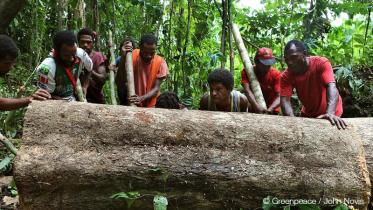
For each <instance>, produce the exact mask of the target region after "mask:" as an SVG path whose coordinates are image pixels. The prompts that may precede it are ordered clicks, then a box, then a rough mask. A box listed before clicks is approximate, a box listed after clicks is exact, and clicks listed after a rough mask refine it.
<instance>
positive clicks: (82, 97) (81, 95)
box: [76, 61, 87, 102]
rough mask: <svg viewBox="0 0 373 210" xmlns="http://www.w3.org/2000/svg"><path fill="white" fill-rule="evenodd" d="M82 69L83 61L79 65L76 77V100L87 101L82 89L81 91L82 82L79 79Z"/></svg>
mask: <svg viewBox="0 0 373 210" xmlns="http://www.w3.org/2000/svg"><path fill="white" fill-rule="evenodd" d="M82 69H83V61H81V63H80V65H79V70H78V78H77V79H76V94H77V95H78V100H79V101H80V102H87V99H86V97H85V94H84V91H83V87H82V83H81V81H80V79H79V77H80V74H81V72H82Z"/></svg>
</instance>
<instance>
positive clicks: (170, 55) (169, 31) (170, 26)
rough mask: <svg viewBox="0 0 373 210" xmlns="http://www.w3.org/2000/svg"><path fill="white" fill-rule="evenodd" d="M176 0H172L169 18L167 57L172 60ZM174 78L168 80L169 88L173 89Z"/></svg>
mask: <svg viewBox="0 0 373 210" xmlns="http://www.w3.org/2000/svg"><path fill="white" fill-rule="evenodd" d="M174 1H175V0H171V7H170V18H169V20H168V22H169V26H168V34H167V59H168V60H172V41H171V35H172V20H173V19H172V17H173V13H174V10H175V3H174ZM172 79H173V78H172V77H171V80H167V81H166V82H167V89H168V90H171V89H172V84H173V80H172Z"/></svg>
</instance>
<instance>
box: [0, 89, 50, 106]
mask: <svg viewBox="0 0 373 210" xmlns="http://www.w3.org/2000/svg"><path fill="white" fill-rule="evenodd" d="M50 98H51V95H50V94H49V93H48V91H46V90H43V89H39V90H37V91H36V92H35V93H33V94H32V95H31V96H30V97H26V98H0V110H3V111H10V110H15V109H19V108H22V107H25V106H27V105H29V104H30V103H31V102H32V100H38V101H45V100H47V99H50Z"/></svg>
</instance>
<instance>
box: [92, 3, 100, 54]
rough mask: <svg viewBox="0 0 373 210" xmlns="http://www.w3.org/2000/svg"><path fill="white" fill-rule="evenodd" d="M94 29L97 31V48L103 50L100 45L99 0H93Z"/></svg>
mask: <svg viewBox="0 0 373 210" xmlns="http://www.w3.org/2000/svg"><path fill="white" fill-rule="evenodd" d="M92 1H93V2H92V7H93V8H92V11H93V30H94V31H96V49H97V50H98V51H101V45H100V32H99V31H100V12H99V10H98V0H92Z"/></svg>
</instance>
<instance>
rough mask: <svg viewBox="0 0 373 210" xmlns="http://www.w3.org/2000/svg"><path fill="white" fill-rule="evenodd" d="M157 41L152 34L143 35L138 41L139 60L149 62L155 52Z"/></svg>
mask: <svg viewBox="0 0 373 210" xmlns="http://www.w3.org/2000/svg"><path fill="white" fill-rule="evenodd" d="M157 43H158V39H157V37H155V36H154V35H153V34H145V35H143V36H142V37H141V40H140V55H141V58H142V59H143V60H144V61H146V62H150V61H151V60H152V59H153V57H154V55H155V52H156V50H157Z"/></svg>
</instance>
